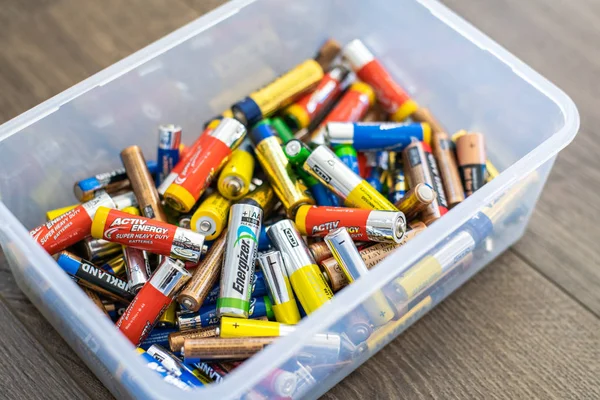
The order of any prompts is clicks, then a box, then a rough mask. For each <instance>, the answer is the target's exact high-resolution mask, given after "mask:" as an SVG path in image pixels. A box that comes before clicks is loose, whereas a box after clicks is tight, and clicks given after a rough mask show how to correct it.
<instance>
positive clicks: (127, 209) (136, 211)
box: [121, 207, 142, 215]
mask: <svg viewBox="0 0 600 400" xmlns="http://www.w3.org/2000/svg"><path fill="white" fill-rule="evenodd" d="M121 211H123V212H126V213H127V214H131V215H142V213H140V209H139V208H137V207H125V208H124V209H122V210H121Z"/></svg>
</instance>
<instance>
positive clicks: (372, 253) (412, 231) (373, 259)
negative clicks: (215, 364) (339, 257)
mask: <svg viewBox="0 0 600 400" xmlns="http://www.w3.org/2000/svg"><path fill="white" fill-rule="evenodd" d="M426 228H427V226H426V225H425V224H424V223H422V222H411V223H410V224H409V228H408V229H407V230H406V233H405V235H404V238H405V240H404V241H403V242H402V243H377V244H374V245H372V246H368V247H365V248H363V249H361V250H360V251H359V253H360V256H361V258H362V259H363V261H364V262H365V264H366V265H367V268H368V269H371V268H373V267H374V266H375V265H377V264H379V263H380V262H381V261H382V260H383V259H384V258H386V257H387V256H389V255H390V254H391V253H392V252H394V251H395V250H396V249H397V248H398V247H400V246H403V245H404V244H405V243H406V242H408V241H409V240H411V239H412V238H414V237H415V236H416V235H418V234H419V233H421V232H423V231H424V230H425V229H426ZM319 264H320V266H321V268H322V269H323V271H324V272H325V274H326V275H327V278H328V280H329V285H330V287H331V289H332V290H333V291H334V292H337V291H339V290H341V289H343V288H344V287H346V286H347V285H348V280H347V279H346V276H345V275H344V272H343V271H342V269H341V268H340V266H339V265H338V263H337V261H336V260H335V258H333V257H331V258H328V259H326V260H323V261H321V262H320V263H319Z"/></svg>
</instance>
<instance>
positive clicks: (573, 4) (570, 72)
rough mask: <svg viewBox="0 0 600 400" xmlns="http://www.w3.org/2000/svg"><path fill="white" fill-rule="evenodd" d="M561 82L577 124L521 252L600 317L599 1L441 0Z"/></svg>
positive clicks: (543, 272)
mask: <svg viewBox="0 0 600 400" xmlns="http://www.w3.org/2000/svg"><path fill="white" fill-rule="evenodd" d="M444 3H446V5H448V6H449V7H450V8H453V9H454V10H455V11H456V12H457V13H458V14H460V15H462V16H463V17H464V18H465V19H467V20H468V21H470V22H471V23H472V24H473V25H475V26H477V27H478V28H479V29H481V30H482V31H484V32H485V33H487V34H488V35H489V36H491V37H492V38H494V40H496V41H497V42H498V43H500V44H501V45H503V46H505V47H506V48H507V49H508V50H510V51H511V52H513V53H514V54H515V55H517V56H518V57H520V58H521V59H522V60H523V61H525V62H526V63H527V64H529V65H530V66H532V67H533V68H534V69H536V70H537V71H539V72H540V73H541V74H542V75H544V76H546V77H547V78H548V79H549V80H551V81H552V82H554V83H555V84H556V85H557V86H558V87H560V88H561V89H563V90H564V91H565V92H566V93H567V94H568V95H570V96H571V97H572V99H573V100H574V101H575V103H576V104H577V107H578V109H579V113H580V115H581V130H580V132H579V134H578V135H577V137H576V138H575V140H574V141H573V143H571V145H569V147H567V148H566V149H565V150H563V151H562V152H561V153H560V154H559V156H558V159H557V161H556V163H555V165H554V168H553V169H552V173H551V174H550V178H549V179H548V183H547V185H546V188H545V190H544V192H543V194H542V197H541V199H540V201H539V203H538V205H537V207H536V210H535V212H534V216H533V218H532V219H531V224H530V225H529V227H528V230H527V234H526V235H525V236H524V237H523V239H522V240H521V241H520V242H519V243H518V244H517V245H516V246H515V247H514V250H515V251H516V252H517V253H519V255H520V256H521V257H523V259H525V260H527V262H528V263H529V264H531V265H533V266H534V267H535V268H537V269H538V270H539V271H540V272H541V273H542V274H544V275H545V276H547V277H548V278H549V279H550V280H552V281H554V282H556V283H557V284H559V285H560V286H561V287H562V288H563V289H564V290H565V291H567V292H568V293H570V294H571V295H572V296H574V297H575V298H577V299H578V301H580V302H581V303H583V304H584V305H585V306H586V307H588V308H589V309H590V310H592V311H593V312H595V313H596V315H599V316H600V290H598V288H600V268H599V267H598V265H599V264H600V246H598V244H597V241H598V237H600V224H598V221H600V218H599V217H598V216H599V215H600V203H599V202H598V187H600V157H598V154H599V153H600V132H599V131H598V130H597V127H598V125H599V124H600V116H599V114H598V90H597V88H598V84H597V82H598V77H599V76H600V57H599V56H598V50H597V44H598V43H599V42H600V2H598V1H595V0H577V1H566V0H563V1H557V0H553V1H548V0H528V1H519V0H444Z"/></svg>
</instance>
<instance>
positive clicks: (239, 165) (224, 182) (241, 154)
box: [217, 138, 254, 200]
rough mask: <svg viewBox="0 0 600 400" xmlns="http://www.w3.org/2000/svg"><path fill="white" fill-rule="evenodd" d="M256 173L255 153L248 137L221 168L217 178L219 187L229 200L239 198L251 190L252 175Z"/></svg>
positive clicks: (220, 191)
mask: <svg viewBox="0 0 600 400" xmlns="http://www.w3.org/2000/svg"><path fill="white" fill-rule="evenodd" d="M253 174H254V155H253V152H252V144H251V143H250V140H248V138H246V139H245V140H244V141H243V142H242V144H241V145H240V146H239V147H238V148H237V149H236V150H234V151H233V153H231V157H230V158H229V161H227V163H226V164H225V166H224V167H223V169H221V174H220V175H219V179H218V180H217V189H218V190H219V193H221V195H222V196H223V197H225V198H226V199H229V200H239V199H241V198H242V197H244V196H245V195H246V194H248V192H249V191H250V184H251V181H252V175H253Z"/></svg>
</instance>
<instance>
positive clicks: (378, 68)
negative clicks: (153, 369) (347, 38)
mask: <svg viewBox="0 0 600 400" xmlns="http://www.w3.org/2000/svg"><path fill="white" fill-rule="evenodd" d="M342 57H343V58H344V59H345V60H346V61H348V63H349V64H350V66H351V67H352V69H353V70H354V72H355V73H356V75H357V76H358V78H359V79H360V80H362V81H364V82H366V83H368V84H369V85H372V86H373V89H375V93H377V100H378V101H379V103H380V104H381V106H382V107H383V109H384V110H385V111H386V112H388V113H390V115H391V119H392V120H393V121H398V122H399V121H403V120H405V119H406V118H407V117H408V116H410V115H411V114H412V113H414V112H415V111H417V109H418V108H419V106H418V105H417V103H416V102H415V101H414V100H412V99H411V98H410V96H409V95H408V94H407V93H406V92H405V91H404V89H402V88H401V87H400V85H398V83H396V81H395V80H394V78H392V76H391V75H390V74H389V72H388V71H387V70H386V69H385V68H384V66H383V65H382V64H381V63H380V62H379V60H377V59H376V58H375V56H374V55H373V53H371V52H370V51H369V49H368V48H367V47H366V46H365V45H364V44H363V42H361V41H360V40H359V39H355V40H353V41H351V42H350V43H348V44H347V45H346V46H344V48H343V50H342Z"/></svg>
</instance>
